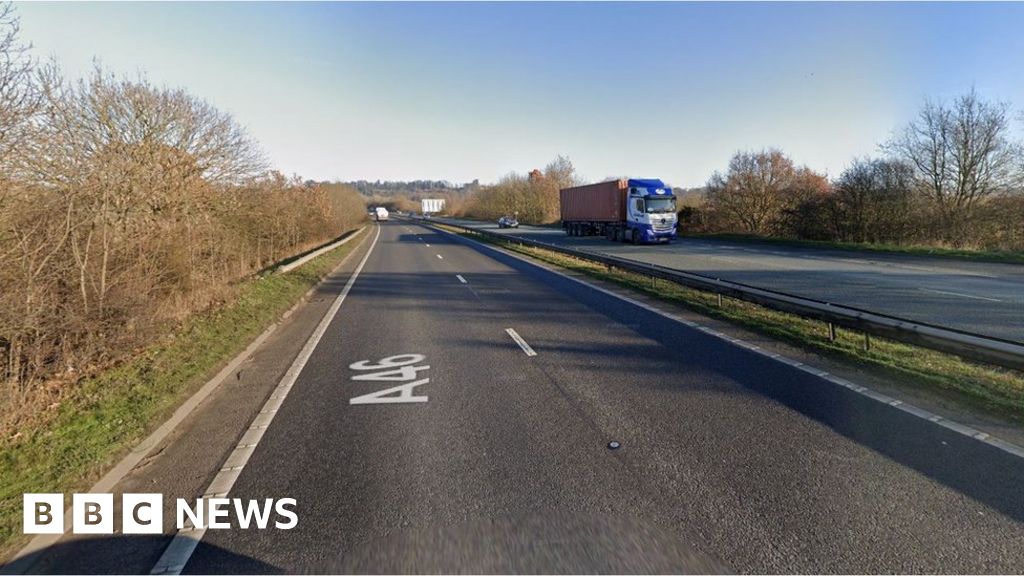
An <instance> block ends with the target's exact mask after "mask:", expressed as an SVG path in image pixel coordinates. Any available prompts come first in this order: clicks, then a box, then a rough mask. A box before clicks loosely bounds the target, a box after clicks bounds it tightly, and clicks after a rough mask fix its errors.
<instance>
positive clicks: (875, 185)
mask: <svg viewBox="0 0 1024 576" xmlns="http://www.w3.org/2000/svg"><path fill="white" fill-rule="evenodd" d="M913 188H914V171H913V168H912V167H911V166H909V165H907V164H905V163H903V162H900V161H896V160H886V159H869V158H865V159H857V160H854V162H853V163H852V164H851V165H850V167H849V168H847V169H846V170H844V171H843V173H842V174H840V176H839V179H838V180H837V181H836V184H835V192H836V196H835V204H834V208H835V218H836V220H837V222H836V231H837V234H838V236H839V237H840V238H841V239H844V240H853V241H855V242H880V241H897V242H903V241H906V240H907V239H908V238H909V236H910V234H911V232H912V230H911V221H912V218H913V210H912V207H913V205H914V192H913Z"/></svg>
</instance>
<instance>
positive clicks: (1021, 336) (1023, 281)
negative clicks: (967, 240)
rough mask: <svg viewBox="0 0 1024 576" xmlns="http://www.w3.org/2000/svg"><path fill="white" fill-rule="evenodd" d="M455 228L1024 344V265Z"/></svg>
mask: <svg viewBox="0 0 1024 576" xmlns="http://www.w3.org/2000/svg"><path fill="white" fill-rule="evenodd" d="M452 221H455V222H458V223H460V224H464V225H467V226H474V227H481V228H483V229H486V230H488V231H491V232H498V233H501V234H508V235H520V236H523V237H525V238H529V239H533V240H540V241H543V242H550V243H553V244H558V245H561V246H570V247H577V248H581V249H586V250H593V251H597V252H601V253H605V254H610V255H613V256H620V257H626V258H631V259H634V260H637V261H640V262H647V263H651V264H659V265H662V266H667V267H670V268H675V269H678V270H685V271H688V272H694V273H697V274H704V275H707V276H712V277H715V278H722V279H725V280H731V281H735V282H741V283H744V284H749V285H752V286H757V287H761V288H767V289H770V290H777V291H780V292H786V293H789V294H794V295H797V296H804V297H807V298H814V299H816V300H823V301H827V302H834V303H837V304H843V305H846V306H853V307H856V308H862V309H865V310H870V311H872V312H879V313H882V314H888V315H891V316H898V317H902V318H908V319H911V320H917V321H920V322H927V323H930V324H937V325H940V326H948V327H951V328H956V329H959V330H966V331H968V332H974V333H978V334H983V335H987V336H994V337H998V338H1004V339H1008V340H1015V341H1017V342H1024V288H1022V287H1024V266H1022V265H1016V264H997V263H985V262H968V261H957V260H949V259H942V258H929V257H923V256H912V255H900V254H884V253H864V252H855V251H851V250H839V249H826V248H813V247H802V246H766V245H758V244H751V243H743V242H738V241H729V240H716V239H702V238H679V239H677V240H676V241H675V243H673V244H672V245H668V246H666V245H659V246H633V245H628V244H616V243H612V242H608V241H607V240H604V239H603V238H597V237H584V238H577V237H568V236H566V235H565V233H564V232H563V231H561V230H560V229H557V228H548V227H534V226H522V227H520V228H518V229H499V228H498V227H497V225H494V224H490V223H481V222H474V221H469V220H457V219H453V220H452Z"/></svg>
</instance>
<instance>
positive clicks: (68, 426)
mask: <svg viewBox="0 0 1024 576" xmlns="http://www.w3.org/2000/svg"><path fill="white" fill-rule="evenodd" d="M357 234H362V235H364V236H365V235H366V234H367V231H366V230H363V231H362V232H358V233H357ZM359 244H360V241H359V239H355V240H353V241H350V242H348V243H346V244H345V245H343V246H340V247H338V248H337V249H335V250H332V251H330V252H327V253H326V254H323V255H320V256H318V257H316V258H314V259H313V260H311V261H309V262H308V263H306V264H305V265H303V266H301V267H299V268H297V269H295V270H292V271H291V272H288V273H286V274H276V275H270V276H265V277H263V278H261V279H252V280H247V281H245V282H243V283H242V284H241V285H240V286H239V287H238V291H237V295H236V297H235V298H234V300H233V301H232V302H230V303H229V304H227V305H225V306H222V307H219V308H217V309H215V310H210V311H208V312H206V313H203V314H199V315H197V316H195V317H193V318H192V319H190V320H189V321H188V322H186V323H185V324H184V325H183V326H181V328H180V329H179V330H177V331H176V332H175V333H174V334H172V335H170V336H169V337H168V338H166V339H165V340H164V341H163V342H160V343H158V344H156V345H154V346H151V347H149V348H147V349H145V350H144V351H142V352H141V353H139V354H138V355H136V356H134V357H133V358H131V359H129V360H127V361H125V362H124V363H122V364H121V365H119V366H117V367H115V368H113V369H111V370H108V371H105V372H103V373H102V374H99V375H97V376H95V377H92V378H89V379H87V380H85V381H83V382H81V383H80V384H79V385H78V387H77V389H76V390H75V391H74V392H73V393H71V394H69V396H68V398H67V399H65V400H64V401H63V402H62V403H61V405H60V406H59V407H57V408H56V409H57V411H58V414H57V415H56V416H55V417H54V418H50V419H48V420H46V421H45V422H43V423H41V424H40V425H38V426H36V427H34V428H30V429H25V430H22V431H21V433H20V434H19V435H18V437H17V438H14V439H8V440H5V441H4V442H3V444H2V445H0V558H5V557H7V556H9V555H10V554H11V553H12V552H13V551H14V550H15V549H16V548H17V547H18V546H19V545H22V544H23V543H24V540H25V538H23V537H21V504H22V503H21V499H22V493H25V492H63V493H65V494H66V493H68V492H72V491H74V490H80V489H85V488H88V486H89V485H91V484H92V482H94V481H95V480H96V479H98V478H99V476H100V475H101V474H102V473H103V471H104V470H106V469H107V468H109V467H110V466H111V465H112V464H113V463H115V462H117V461H118V460H119V459H120V457H121V456H123V454H124V453H125V451H127V450H128V449H129V448H130V447H131V446H133V445H134V444H136V443H138V442H139V441H141V440H142V439H143V438H145V437H146V436H147V435H148V434H149V433H150V432H151V431H152V430H153V429H155V428H156V427H157V426H159V424H160V422H162V421H164V420H166V419H167V418H168V417H169V416H170V414H171V413H172V412H173V411H174V410H175V409H176V408H177V407H178V406H179V405H180V404H181V403H182V402H184V401H185V399H187V398H188V397H189V396H191V395H192V394H193V393H194V392H195V391H196V390H198V389H199V388H200V387H201V386H202V385H203V384H204V383H205V382H206V381H207V380H208V379H209V378H210V377H211V376H212V375H213V374H215V373H216V372H217V371H218V370H219V369H220V368H221V366H223V365H224V364H226V363H227V362H228V361H229V360H230V359H231V358H233V357H234V356H235V355H237V354H239V353H240V352H241V351H242V350H244V349H245V348H246V346H248V345H249V343H250V342H251V341H252V340H254V339H255V338H256V337H257V336H259V335H260V334H261V333H262V332H263V331H264V330H266V329H267V327H268V326H270V325H271V324H273V323H274V322H275V321H276V320H277V319H278V318H280V316H281V314H283V313H284V312H285V311H287V310H288V309H289V308H291V307H292V306H293V305H294V304H295V303H296V302H298V301H299V299H300V298H302V296H303V295H304V294H305V293H306V292H308V291H309V289H310V288H312V287H313V286H315V285H316V284H317V283H319V282H320V280H321V279H323V278H324V277H325V276H326V275H327V274H328V273H330V272H331V271H332V270H334V268H335V267H337V266H338V264H339V263H340V262H341V261H342V259H344V257H345V256H347V255H348V254H349V253H350V252H351V251H352V250H354V249H356V247H357V246H358V245H359Z"/></svg>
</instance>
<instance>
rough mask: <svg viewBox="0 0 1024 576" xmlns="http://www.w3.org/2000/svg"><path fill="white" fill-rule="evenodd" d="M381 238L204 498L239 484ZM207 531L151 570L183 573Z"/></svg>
mask: <svg viewBox="0 0 1024 576" xmlns="http://www.w3.org/2000/svg"><path fill="white" fill-rule="evenodd" d="M379 238H380V226H378V227H377V235H376V236H374V237H373V243H371V244H370V248H369V250H367V251H366V255H365V256H363V259H362V260H361V261H360V262H359V265H358V266H356V269H355V270H354V271H353V272H352V276H350V277H349V279H348V282H347V283H346V284H345V287H344V288H343V289H342V291H341V294H338V297H337V299H335V300H334V303H333V304H331V307H330V308H329V309H328V310H327V313H326V314H324V317H323V318H322V319H321V320H320V323H319V324H317V327H316V330H314V331H313V333H312V334H311V335H310V336H309V339H308V340H306V344H305V345H303V347H302V350H301V351H300V352H299V355H298V356H296V357H295V361H294V362H292V365H291V366H290V367H289V368H288V371H287V372H285V374H284V377H283V378H281V381H280V382H279V383H278V385H277V388H275V389H274V392H273V393H272V394H271V395H270V398H268V399H267V402H266V403H265V404H264V405H263V408H262V409H261V410H260V412H259V414H257V415H256V417H255V418H253V420H252V423H251V424H250V425H249V428H248V430H246V432H245V434H243V435H242V439H241V440H239V442H238V445H236V446H235V449H234V450H233V451H232V452H231V454H229V455H228V458H227V460H225V461H224V464H223V465H222V466H221V470H220V472H218V473H217V475H216V476H214V477H213V480H212V481H211V482H210V485H209V486H207V487H206V491H205V492H203V498H204V499H206V498H213V497H215V496H217V497H219V496H226V495H227V494H228V493H229V492H230V491H231V488H232V487H233V486H234V485H235V480H237V479H238V476H239V475H240V474H241V473H242V469H243V468H245V465H246V464H247V463H248V462H249V457H250V456H251V455H252V453H253V451H254V450H255V449H256V446H257V445H258V444H259V442H260V440H261V439H262V438H263V433H264V432H265V431H266V429H267V428H268V427H269V426H270V423H271V422H272V421H273V420H274V416H276V415H277V409H278V408H280V407H281V404H282V403H284V400H285V398H286V397H287V396H288V392H290V391H291V388H292V386H293V385H294V384H295V381H296V380H298V378H299V374H300V373H301V372H302V369H303V368H305V367H306V362H308V361H309V357H310V356H312V355H313V350H315V349H316V347H317V345H318V344H319V343H320V339H321V338H323V336H324V332H326V331H327V327H328V325H330V323H331V322H332V321H333V320H334V317H335V315H337V313H338V309H339V308H341V304H342V303H343V302H344V301H345V298H346V297H347V296H348V293H349V291H350V290H352V285H353V284H355V282H356V278H358V277H359V273H360V272H362V270H363V266H365V265H366V261H367V260H369V259H370V254H372V253H373V248H374V246H376V245H377V239H379ZM204 534H206V528H205V527H203V528H197V527H193V526H186V527H184V528H183V529H181V530H178V532H177V533H176V534H175V535H174V539H172V540H171V543H170V544H169V545H168V546H167V549H166V550H164V553H163V555H161V556H160V559H159V560H158V561H157V563H156V566H153V569H152V570H150V572H149V573H150V574H174V575H177V574H181V571H182V570H184V569H185V565H186V564H188V560H189V558H191V557H192V553H193V552H194V551H195V549H196V547H197V546H199V542H200V541H201V540H202V539H203V535H204Z"/></svg>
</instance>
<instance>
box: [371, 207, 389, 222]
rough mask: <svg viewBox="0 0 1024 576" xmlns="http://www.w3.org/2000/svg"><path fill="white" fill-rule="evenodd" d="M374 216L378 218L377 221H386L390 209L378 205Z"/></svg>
mask: <svg viewBox="0 0 1024 576" xmlns="http://www.w3.org/2000/svg"><path fill="white" fill-rule="evenodd" d="M374 217H375V218H376V219H377V222H384V221H385V220H387V219H388V209H387V208H385V207H383V206H377V209H376V211H375V212H374Z"/></svg>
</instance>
